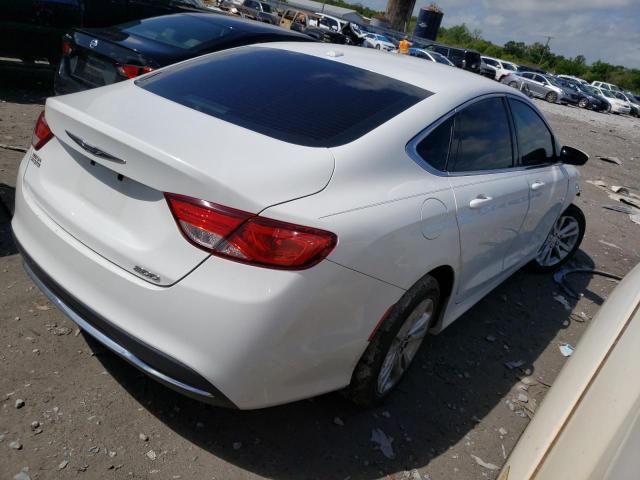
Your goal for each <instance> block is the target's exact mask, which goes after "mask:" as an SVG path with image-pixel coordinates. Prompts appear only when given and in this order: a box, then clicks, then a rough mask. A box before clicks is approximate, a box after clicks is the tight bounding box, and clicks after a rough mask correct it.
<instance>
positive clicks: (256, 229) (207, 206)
mask: <svg viewBox="0 0 640 480" xmlns="http://www.w3.org/2000/svg"><path fill="white" fill-rule="evenodd" d="M165 197H166V199H167V203H168V204H169V208H170V209H171V212H172V213H173V216H174V218H175V220H176V223H177V224H178V227H179V229H180V231H181V232H182V234H183V235H184V237H185V238H186V239H187V240H188V241H189V242H190V243H192V244H193V245H195V246H196V247H198V248H201V249H203V250H205V251H207V252H209V253H211V254H213V255H216V256H219V257H224V258H228V259H230V260H235V261H238V262H242V263H248V264H251V265H258V266H263V267H269V268H280V269H290V270H300V269H305V268H309V267H311V266H313V265H315V264H317V263H318V262H319V261H320V260H322V259H323V258H325V257H326V256H327V255H329V253H331V251H332V250H333V248H334V247H335V245H336V243H337V240H338V239H337V237H336V235H335V234H333V233H331V232H327V231H326V230H319V229H316V228H310V227H303V226H301V225H295V224H292V223H286V222H281V221H279V220H272V219H269V218H264V217H259V216H257V215H254V214H252V213H248V212H244V211H241V210H236V209H233V208H229V207H224V206H221V205H216V204H214V203H211V202H207V201H204V200H199V199H196V198H191V197H186V196H183V195H176V194H172V193H165Z"/></svg>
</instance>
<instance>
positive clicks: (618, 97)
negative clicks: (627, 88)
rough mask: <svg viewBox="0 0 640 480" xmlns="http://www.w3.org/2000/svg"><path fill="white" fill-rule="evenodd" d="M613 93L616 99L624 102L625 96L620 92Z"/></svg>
mask: <svg viewBox="0 0 640 480" xmlns="http://www.w3.org/2000/svg"><path fill="white" fill-rule="evenodd" d="M613 95H614V96H615V97H616V98H617V99H618V100H624V101H625V102H626V101H627V98H626V97H625V96H624V95H622V94H621V93H618V92H613Z"/></svg>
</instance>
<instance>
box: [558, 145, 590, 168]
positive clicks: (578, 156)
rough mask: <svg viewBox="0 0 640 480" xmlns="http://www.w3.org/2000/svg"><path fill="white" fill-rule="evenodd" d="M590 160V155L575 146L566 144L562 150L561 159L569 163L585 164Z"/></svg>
mask: <svg viewBox="0 0 640 480" xmlns="http://www.w3.org/2000/svg"><path fill="white" fill-rule="evenodd" d="M588 160H589V155H587V154H586V153H584V152H583V151H581V150H578V149H577V148H573V147H567V146H564V147H562V149H561V150H560V161H561V162H562V163H566V164H568V165H584V164H585V163H587V161H588Z"/></svg>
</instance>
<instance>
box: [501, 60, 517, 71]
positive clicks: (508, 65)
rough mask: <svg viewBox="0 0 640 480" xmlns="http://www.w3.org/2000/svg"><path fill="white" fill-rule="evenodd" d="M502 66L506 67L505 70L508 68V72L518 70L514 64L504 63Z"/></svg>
mask: <svg viewBox="0 0 640 480" xmlns="http://www.w3.org/2000/svg"><path fill="white" fill-rule="evenodd" d="M502 65H503V66H504V68H506V69H507V70H511V71H512V72H515V71H516V70H517V67H516V66H515V65H514V64H513V63H507V62H502Z"/></svg>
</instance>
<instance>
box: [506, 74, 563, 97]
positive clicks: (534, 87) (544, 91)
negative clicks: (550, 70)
mask: <svg viewBox="0 0 640 480" xmlns="http://www.w3.org/2000/svg"><path fill="white" fill-rule="evenodd" d="M552 82H553V80H552V79H550V78H549V77H546V76H544V75H542V74H540V73H535V72H522V73H511V74H509V75H507V76H506V77H504V78H503V79H502V83H505V84H507V85H509V86H511V87H513V88H517V89H518V90H528V91H529V92H530V94H531V95H532V96H534V97H538V98H544V99H545V100H547V101H548V102H551V103H561V100H562V99H563V98H564V97H565V95H566V94H565V92H564V90H563V89H562V88H561V87H560V86H559V85H554V84H553V83H552Z"/></svg>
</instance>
